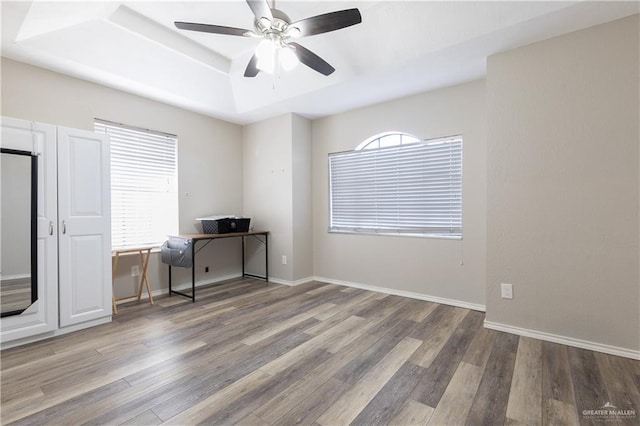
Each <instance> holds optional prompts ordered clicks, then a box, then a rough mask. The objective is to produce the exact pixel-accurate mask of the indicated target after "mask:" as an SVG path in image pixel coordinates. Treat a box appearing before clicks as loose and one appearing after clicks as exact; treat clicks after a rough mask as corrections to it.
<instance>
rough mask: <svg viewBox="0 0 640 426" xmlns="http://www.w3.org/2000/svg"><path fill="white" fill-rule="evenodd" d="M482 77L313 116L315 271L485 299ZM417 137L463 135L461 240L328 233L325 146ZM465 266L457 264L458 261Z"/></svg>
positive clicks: (459, 298)
mask: <svg viewBox="0 0 640 426" xmlns="http://www.w3.org/2000/svg"><path fill="white" fill-rule="evenodd" d="M485 125H486V116H485V86H484V81H473V82H470V83H466V84H462V85H459V86H455V87H450V88H446V89H442V90H437V91H433V92H429V93H423V94H420V95H416V96H411V97H406V98H402V99H399V100H395V101H392V102H386V103H382V104H377V105H373V106H370V107H367V108H362V109H358V110H354V111H349V112H345V113H342V114H337V115H333V116H330V117H326V118H322V119H318V120H314V121H313V123H312V141H313V142H312V147H313V151H312V152H313V214H314V216H313V241H314V244H313V247H314V250H313V253H314V275H315V276H317V277H320V278H326V279H327V278H328V279H331V280H336V281H347V282H350V283H356V284H364V285H371V286H377V287H384V288H388V289H391V290H396V291H405V292H412V293H418V294H420V295H427V296H433V297H439V298H445V299H450V300H452V301H458V302H463V303H468V304H473V305H480V307H481V306H483V305H484V300H485V298H484V291H485V277H486V269H485V258H486V252H485V249H486V213H485V212H486V169H485V162H486V139H485V138H486V136H485V135H486V128H485ZM387 131H402V132H406V133H410V134H413V135H415V136H418V137H420V138H436V137H441V136H450V135H458V134H459V135H462V136H463V138H464V148H463V149H464V152H463V168H464V169H463V170H464V176H463V205H464V211H463V240H462V241H460V240H447V239H437V238H420V237H395V236H379V235H375V236H372V235H352V234H336V233H329V232H327V229H328V226H329V223H328V196H329V195H328V194H329V192H328V175H327V172H328V169H327V167H328V166H327V155H328V154H329V153H331V152H339V151H348V150H353V149H354V148H356V147H357V146H358V145H359V144H360V143H361V142H363V141H364V140H365V139H367V138H369V137H371V136H373V135H376V134H378V133H381V132H387ZM461 261H462V262H463V265H460V262H461Z"/></svg>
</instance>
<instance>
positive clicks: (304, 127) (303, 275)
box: [291, 114, 313, 282]
mask: <svg viewBox="0 0 640 426" xmlns="http://www.w3.org/2000/svg"><path fill="white" fill-rule="evenodd" d="M291 124H292V132H291V134H292V137H293V139H292V141H291V144H292V147H291V149H292V162H293V164H292V170H293V176H292V178H293V182H292V191H293V259H292V260H293V281H294V282H295V281H300V280H305V279H309V278H310V277H313V223H312V222H313V203H312V188H313V186H312V181H311V122H310V121H309V120H307V119H306V118H303V117H300V116H298V115H295V114H293V115H292V122H291Z"/></svg>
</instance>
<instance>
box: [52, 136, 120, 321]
mask: <svg viewBox="0 0 640 426" xmlns="http://www.w3.org/2000/svg"><path fill="white" fill-rule="evenodd" d="M109 179H110V161H109V140H108V137H107V136H106V135H100V134H97V133H93V132H89V131H85V130H77V129H69V128H65V127H58V226H59V232H58V234H59V273H60V283H59V286H60V294H59V298H60V327H65V326H69V325H73V324H78V323H81V322H84V321H89V320H94V319H98V318H104V317H106V316H110V315H111V221H110V217H111V202H110V200H111V197H110V180H109Z"/></svg>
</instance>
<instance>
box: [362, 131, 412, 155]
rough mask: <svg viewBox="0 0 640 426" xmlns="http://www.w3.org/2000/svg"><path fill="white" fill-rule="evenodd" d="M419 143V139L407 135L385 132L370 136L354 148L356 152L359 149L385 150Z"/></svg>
mask: <svg viewBox="0 0 640 426" xmlns="http://www.w3.org/2000/svg"><path fill="white" fill-rule="evenodd" d="M416 142H420V139H418V138H417V137H415V136H413V135H410V134H408V133H400V132H385V133H380V134H378V135H375V136H372V137H370V138H369V139H367V140H366V141H364V142H362V143H361V144H360V145H358V146H357V147H356V151H360V150H361V149H376V148H385V147H388V146H397V145H406V144H409V143H416Z"/></svg>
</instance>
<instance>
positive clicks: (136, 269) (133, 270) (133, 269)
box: [131, 265, 140, 277]
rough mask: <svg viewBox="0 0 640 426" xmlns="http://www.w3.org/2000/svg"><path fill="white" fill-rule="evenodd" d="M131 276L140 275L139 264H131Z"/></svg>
mask: <svg viewBox="0 0 640 426" xmlns="http://www.w3.org/2000/svg"><path fill="white" fill-rule="evenodd" d="M131 276H132V277H137V276H140V265H133V266H132V267H131Z"/></svg>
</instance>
